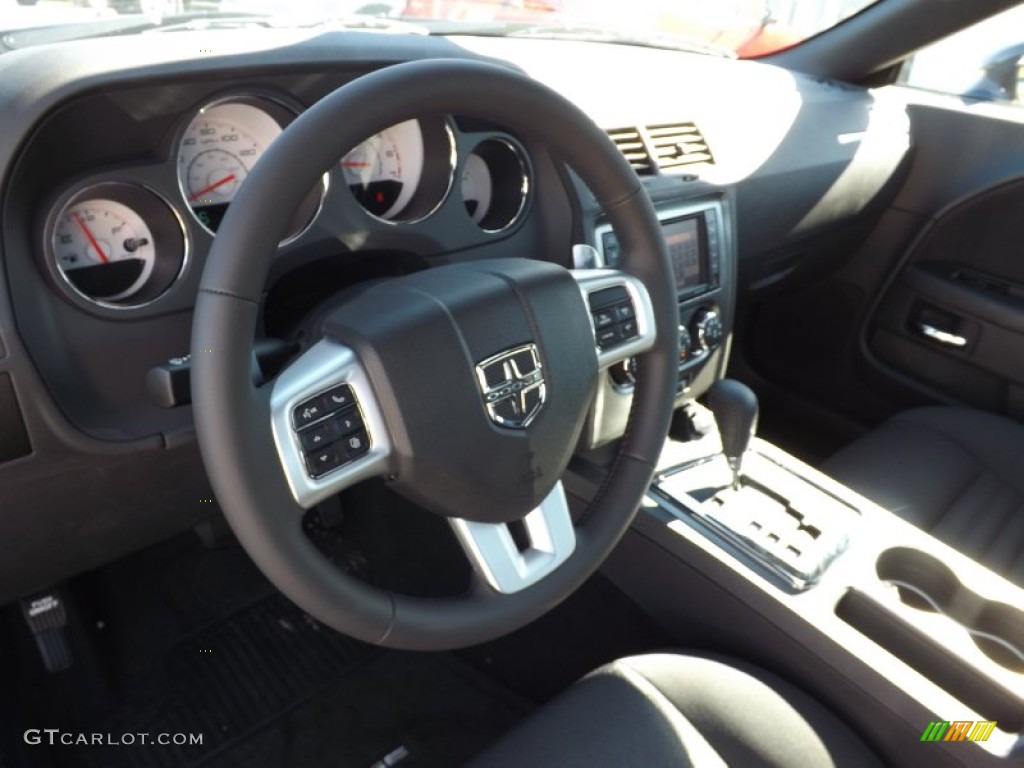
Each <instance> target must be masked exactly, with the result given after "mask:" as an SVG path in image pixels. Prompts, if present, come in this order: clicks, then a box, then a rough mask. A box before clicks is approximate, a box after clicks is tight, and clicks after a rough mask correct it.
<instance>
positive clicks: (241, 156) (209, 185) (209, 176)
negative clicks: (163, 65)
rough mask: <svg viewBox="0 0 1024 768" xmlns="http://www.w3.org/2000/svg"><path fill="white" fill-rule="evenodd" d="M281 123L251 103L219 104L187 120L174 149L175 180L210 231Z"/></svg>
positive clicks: (213, 228) (275, 134)
mask: <svg viewBox="0 0 1024 768" xmlns="http://www.w3.org/2000/svg"><path fill="white" fill-rule="evenodd" d="M280 133H281V126H280V125H279V124H278V123H277V121H275V120H274V118H272V117H271V116H270V115H269V114H267V113H266V112H265V111H264V110H262V109H259V108H258V107H255V106H253V105H252V104H245V103H242V102H222V103H219V104H214V105H212V106H210V107H207V108H206V109H203V110H202V111H200V112H199V114H197V115H196V116H195V118H193V120H192V122H191V123H189V126H188V128H186V129H185V135H184V136H183V137H182V139H181V144H180V145H179V147H178V182H179V184H180V185H181V190H182V192H183V193H184V195H185V199H186V200H187V201H188V205H189V207H190V208H191V209H192V212H193V213H194V214H195V215H196V218H197V219H198V220H199V222H200V223H201V224H203V225H204V226H205V227H206V228H207V229H209V230H210V231H211V232H216V231H217V227H218V226H220V222H221V219H223V218H224V214H225V212H226V211H227V209H228V204H229V203H230V202H231V201H232V200H233V199H234V197H235V193H236V192H237V191H238V188H239V187H240V186H242V182H243V181H245V177H246V176H248V175H249V171H250V170H251V169H252V167H253V165H255V164H256V161H257V160H259V159H260V157H261V156H262V155H263V152H264V151H265V150H266V148H267V147H268V146H270V142H272V141H273V140H274V139H276V138H277V137H278V135H280Z"/></svg>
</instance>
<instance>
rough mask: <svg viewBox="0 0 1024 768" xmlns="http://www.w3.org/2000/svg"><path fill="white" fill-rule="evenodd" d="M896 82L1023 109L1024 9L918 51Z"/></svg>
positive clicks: (1003, 13)
mask: <svg viewBox="0 0 1024 768" xmlns="http://www.w3.org/2000/svg"><path fill="white" fill-rule="evenodd" d="M900 81H901V82H902V83H904V84H906V85H909V86H912V87H915V88H923V89H925V90H929V91H940V92H942V93H950V94H954V95H957V96H963V97H965V98H972V99H983V100H985V101H1000V102H1007V103H1012V104H1017V105H1021V106H1024V5H1021V6H1017V7H1015V8H1011V9H1010V10H1008V11H1003V12H1002V13H1000V14H998V15H996V16H993V17H992V18H990V19H986V20H985V21H982V22H979V23H978V24H975V25H974V26H971V27H968V28H967V29H964V30H961V31H960V32H958V33H956V34H955V35H952V36H950V37H947V38H946V39H945V40H940V41H939V42H937V43H933V44H932V45H930V46H928V47H927V48H924V49H922V50H920V51H918V52H917V53H916V54H914V56H913V57H912V58H911V59H909V60H908V61H907V62H906V64H905V65H904V67H903V71H902V73H901V76H900Z"/></svg>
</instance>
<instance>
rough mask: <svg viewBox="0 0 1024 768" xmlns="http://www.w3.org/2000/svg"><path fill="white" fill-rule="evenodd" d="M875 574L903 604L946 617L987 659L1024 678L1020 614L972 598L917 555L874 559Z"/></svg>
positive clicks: (949, 574) (933, 562) (907, 552)
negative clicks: (1019, 673)
mask: <svg viewBox="0 0 1024 768" xmlns="http://www.w3.org/2000/svg"><path fill="white" fill-rule="evenodd" d="M876 572H877V573H878V578H879V579H881V580H882V581H883V582H885V583H887V584H891V585H892V586H894V587H895V588H896V590H897V591H898V593H899V596H900V600H901V601H902V602H903V603H904V604H906V605H908V606H910V607H912V608H917V609H920V610H925V611H935V612H937V613H941V614H943V615H944V616H947V617H949V618H950V619H952V620H953V621H955V622H956V623H957V624H959V625H960V626H962V627H963V628H964V629H965V630H966V631H967V632H969V633H970V635H971V638H972V639H973V640H974V643H975V645H977V646H978V648H979V649H980V650H981V651H982V652H983V653H984V654H985V655H986V656H988V657H989V658H990V659H992V660H993V661H995V662H996V663H998V664H1000V665H1002V666H1004V667H1006V668H1007V669H1009V670H1012V671H1014V672H1024V611H1021V610H1020V609H1018V608H1014V607H1013V606H1012V605H1007V604H1006V603H999V602H995V601H993V600H989V599H987V598H984V597H982V596H980V595H978V594H976V593H974V592H972V591H971V590H969V589H967V587H965V586H964V585H963V584H961V583H960V580H959V579H958V578H957V577H956V574H955V573H953V571H952V570H951V569H950V568H949V566H947V565H945V564H944V563H942V562H941V561H939V560H938V559H936V558H935V557H932V556H931V555H927V554H925V553H924V552H921V551H919V550H916V549H909V548H906V547H897V548H894V549H887V550H886V551H885V552H883V553H882V554H881V555H880V556H879V558H878V562H877V565H876Z"/></svg>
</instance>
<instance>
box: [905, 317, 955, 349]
mask: <svg viewBox="0 0 1024 768" xmlns="http://www.w3.org/2000/svg"><path fill="white" fill-rule="evenodd" d="M917 332H918V333H920V334H921V335H922V336H924V337H925V338H926V339H928V340H929V341H934V342H935V343H936V344H940V345H942V346H943V347H952V348H953V349H963V348H964V347H966V346H967V339H966V338H964V337H963V336H961V335H960V334H958V333H952V332H951V331H944V330H942V329H941V328H936V327H935V326H934V325H929V324H928V323H921V322H919V323H917Z"/></svg>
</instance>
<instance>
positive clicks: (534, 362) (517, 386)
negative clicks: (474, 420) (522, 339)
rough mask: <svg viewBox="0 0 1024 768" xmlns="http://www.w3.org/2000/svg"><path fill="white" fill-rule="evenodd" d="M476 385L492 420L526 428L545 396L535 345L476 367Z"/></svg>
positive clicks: (505, 424) (509, 352)
mask: <svg viewBox="0 0 1024 768" xmlns="http://www.w3.org/2000/svg"><path fill="white" fill-rule="evenodd" d="M476 376H477V382H478V383H479V385H480V393H481V394H482V395H483V398H484V405H485V406H486V407H487V414H488V415H489V416H490V417H491V421H493V422H494V423H495V424H497V425H498V426H501V427H508V428H509V429H525V428H526V427H527V426H529V424H530V422H531V421H533V420H534V419H535V418H536V417H537V414H538V413H540V410H541V407H542V406H543V405H544V399H545V397H546V395H547V389H546V387H545V384H544V370H543V368H542V366H541V364H540V352H539V351H538V350H537V345H536V344H532V343H531V344H524V345H523V346H521V347H516V348H514V349H510V350H507V351H505V352H502V353H500V354H497V355H495V356H494V357H489V358H488V359H486V360H484V361H483V362H482V363H478V364H477V366H476Z"/></svg>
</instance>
